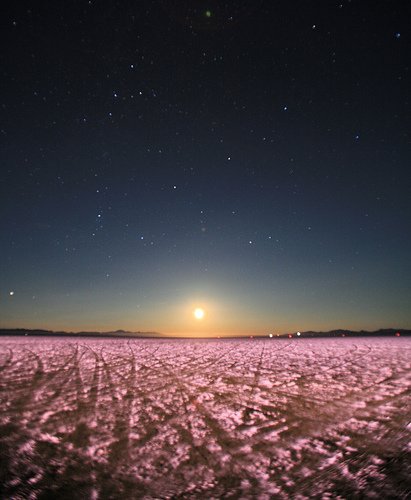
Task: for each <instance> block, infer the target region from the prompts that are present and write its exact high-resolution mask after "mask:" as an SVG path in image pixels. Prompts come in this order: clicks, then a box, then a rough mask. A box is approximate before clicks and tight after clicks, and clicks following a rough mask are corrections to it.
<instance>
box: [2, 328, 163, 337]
mask: <svg viewBox="0 0 411 500" xmlns="http://www.w3.org/2000/svg"><path fill="white" fill-rule="evenodd" d="M1 335H20V336H25V335H27V336H42V337H46V336H53V337H133V338H134V337H135V338H158V337H162V336H163V335H162V334H161V333H158V332H127V331H126V330H116V331H115V332H86V331H84V332H63V331H58V332H54V331H52V330H29V329H26V328H0V336H1Z"/></svg>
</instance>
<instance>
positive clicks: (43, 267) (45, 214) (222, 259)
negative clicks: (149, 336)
mask: <svg viewBox="0 0 411 500" xmlns="http://www.w3.org/2000/svg"><path fill="white" fill-rule="evenodd" d="M410 19H411V3H410V2H408V1H405V0H404V1H395V0H393V1H390V2H387V1H378V0H377V1H373V2H371V1H367V0H362V1H361V0H351V1H349V0H339V1H333V0H315V1H313V0H311V1H309V0H307V1H305V0H304V1H303V0H301V1H290V0H279V1H268V0H248V1H245V0H235V1H234V0H233V1H223V0H218V1H217V0H208V1H203V0H197V1H195V0H190V1H189V0H181V1H171V0H150V1H149V0H141V1H136V0H134V1H130V0H122V1H113V0H110V1H106V0H100V1H99V0H90V1H89V0H73V1H70V2H51V1H48V2H47V1H46V2H27V1H20V2H8V4H7V6H6V8H5V9H4V11H3V15H2V29H1V37H2V38H3V40H2V44H1V66H0V68H1V69H0V71H1V74H2V78H1V81H2V84H1V88H2V92H1V107H0V113H1V121H0V126H1V132H0V140H1V157H0V162H1V173H0V189H1V193H0V211H1V212H0V213H1V218H0V226H1V229H0V255H1V268H0V326H1V327H26V328H49V329H65V330H71V331H78V330H102V331H108V330H114V329H120V328H121V329H126V330H132V331H136V330H141V331H160V332H163V333H165V334H173V335H210V334H211V335H217V334H218V335H225V334H229V335H232V334H240V335H241V334H244V335H245V334H262V333H266V332H274V333H283V332H287V331H296V330H309V329H314V330H328V329H332V328H350V329H377V328H380V327H381V328H382V327H398V328H399V327H402V328H410V327H411V279H410V278H411V269H410V267H411V266H410V255H411V232H410V223H409V221H410V215H411V210H410V209H411V197H410V194H409V193H410V187H411V186H410V179H411V173H410V165H411V147H410V146H411V140H410V138H411V136H410V134H411V119H410V89H411V81H410V63H411V43H410V22H409V21H410ZM196 307H201V308H203V310H204V311H205V316H204V318H203V319H202V320H198V319H196V318H195V317H194V316H193V314H192V312H193V309H194V308H196Z"/></svg>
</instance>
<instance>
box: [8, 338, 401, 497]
mask: <svg viewBox="0 0 411 500" xmlns="http://www.w3.org/2000/svg"><path fill="white" fill-rule="evenodd" d="M410 395H411V338H375V339H373V338H352V339H347V338H336V339H330V338H329V339H267V340H251V339H244V340H227V339H225V340H223V339H221V340H200V339H199V340H176V339H174V340H171V339H169V340H167V339H141V340H140V339H133V340H129V339H88V338H81V339H79V338H76V339H72V338H43V337H41V338H40V337H37V338H30V337H21V338H19V337H3V338H0V398H1V399H0V402H1V412H0V497H1V498H11V499H36V498H42V499H43V498H76V499H83V498H91V499H97V498H113V499H116V498H121V499H125V498H127V499H132V498H145V499H154V498H156V499H158V498H159V499H166V498H170V499H171V498H175V499H179V498H181V499H185V498H187V499H198V498H207V499H212V498H250V499H251V498H259V499H269V498H279V499H283V498H284V499H286V498H293V499H304V498H404V499H405V498H410V496H411V422H410V421H411V397H410Z"/></svg>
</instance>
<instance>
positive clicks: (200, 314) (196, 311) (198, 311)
mask: <svg viewBox="0 0 411 500" xmlns="http://www.w3.org/2000/svg"><path fill="white" fill-rule="evenodd" d="M193 314H194V317H195V319H198V320H201V319H203V318H204V315H205V312H204V309H201V307H197V308H196V309H194V312H193Z"/></svg>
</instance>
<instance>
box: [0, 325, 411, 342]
mask: <svg viewBox="0 0 411 500" xmlns="http://www.w3.org/2000/svg"><path fill="white" fill-rule="evenodd" d="M269 335H270V334H268V333H267V334H265V335H210V336H207V337H196V336H194V335H193V336H184V337H182V336H176V335H164V334H162V333H158V332H139V331H138V332H129V331H125V330H116V331H114V332H87V331H80V332H65V331H53V330H43V329H27V328H0V336H29V337H48V336H49V337H76V338H78V337H98V338H137V339H149V338H150V339H180V340H189V339H196V340H202V339H204V340H206V339H215V340H224V339H252V340H261V339H267V338H270V337H269ZM271 335H272V338H271V340H275V339H284V338H286V339H289V338H296V339H298V338H335V337H392V336H397V337H400V336H401V337H409V336H411V330H407V329H404V328H384V329H379V330H375V331H367V330H360V331H353V330H340V329H339V330H330V331H327V332H321V331H320V332H317V331H311V330H310V331H305V332H298V334H297V332H292V333H281V334H275V333H273V334H271Z"/></svg>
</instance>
